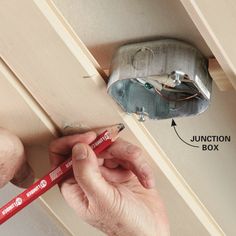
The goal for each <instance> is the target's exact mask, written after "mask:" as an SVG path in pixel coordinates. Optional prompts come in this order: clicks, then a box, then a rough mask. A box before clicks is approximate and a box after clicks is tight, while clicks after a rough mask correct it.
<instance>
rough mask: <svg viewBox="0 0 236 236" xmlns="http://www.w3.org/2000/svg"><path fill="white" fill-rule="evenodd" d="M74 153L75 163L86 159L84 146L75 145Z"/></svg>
mask: <svg viewBox="0 0 236 236" xmlns="http://www.w3.org/2000/svg"><path fill="white" fill-rule="evenodd" d="M75 152H76V154H75V155H76V156H75V160H77V161H80V160H83V159H85V158H86V157H87V155H86V150H85V148H84V146H83V145H81V144H77V145H76V147H75Z"/></svg>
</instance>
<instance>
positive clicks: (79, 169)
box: [72, 144, 111, 200]
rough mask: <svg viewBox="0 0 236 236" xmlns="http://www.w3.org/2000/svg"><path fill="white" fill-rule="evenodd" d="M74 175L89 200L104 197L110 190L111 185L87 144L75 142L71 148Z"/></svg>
mask: <svg viewBox="0 0 236 236" xmlns="http://www.w3.org/2000/svg"><path fill="white" fill-rule="evenodd" d="M72 163H73V172H74V177H75V180H76V181H77V183H78V184H79V186H80V187H81V188H82V190H83V191H84V193H85V194H86V196H87V197H88V198H90V199H91V200H92V199H94V197H95V198H97V199H99V198H102V199H104V195H106V196H107V194H109V192H111V185H110V184H109V183H108V182H106V180H105V179H104V178H103V176H102V174H101V172H100V169H99V166H98V161H97V157H96V155H95V153H94V151H93V150H92V149H91V147H90V146H89V145H87V144H76V145H75V146H74V147H73V149H72Z"/></svg>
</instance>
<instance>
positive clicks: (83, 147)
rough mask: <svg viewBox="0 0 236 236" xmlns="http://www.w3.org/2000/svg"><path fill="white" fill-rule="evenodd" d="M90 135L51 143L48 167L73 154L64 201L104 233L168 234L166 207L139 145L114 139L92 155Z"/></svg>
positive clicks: (123, 235)
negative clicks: (109, 145) (97, 153)
mask: <svg viewBox="0 0 236 236" xmlns="http://www.w3.org/2000/svg"><path fill="white" fill-rule="evenodd" d="M95 138H96V133H95V132H88V133H85V134H77V135H71V136H66V137H62V138H59V139H57V140H55V141H53V142H52V143H51V145H50V148H49V153H50V160H51V163H52V167H53V168H55V167H57V166H58V165H59V164H60V163H62V162H63V161H64V160H65V159H66V158H69V157H70V156H72V162H73V174H74V175H73V176H72V175H71V176H69V177H67V178H66V179H64V180H63V181H62V182H61V183H60V189H61V193H62V195H63V196H64V198H65V200H66V201H67V203H68V204H69V205H70V206H71V207H72V208H73V209H74V210H75V212H76V213H77V215H78V216H80V217H81V218H82V219H83V220H85V221H86V222H88V223H89V224H91V225H93V226H94V227H96V228H98V229H100V230H101V231H103V232H105V233H106V234H107V235H119V236H127V235H128V236H133V235H135V236H139V235H142V236H145V235H147V236H152V235H153V236H154V235H155V236H156V235H161V236H162V235H163V236H166V235H169V228H168V220H167V216H166V212H165V208H164V205H163V202H162V200H161V199H160V197H159V195H158V193H157V191H156V190H155V189H153V187H154V177H153V174H152V170H151V169H150V167H149V166H148V164H147V163H146V161H145V159H144V158H143V157H142V155H141V150H140V149H139V148H138V147H137V146H134V145H132V144H130V143H128V142H125V141H123V140H121V139H118V140H117V141H115V142H114V143H113V144H112V146H111V147H109V148H108V149H107V150H105V151H104V152H102V153H101V154H100V155H99V156H98V157H97V156H96V155H95V153H94V152H93V150H92V149H91V148H90V146H89V144H90V143H91V142H92V141H93V140H94V139H95Z"/></svg>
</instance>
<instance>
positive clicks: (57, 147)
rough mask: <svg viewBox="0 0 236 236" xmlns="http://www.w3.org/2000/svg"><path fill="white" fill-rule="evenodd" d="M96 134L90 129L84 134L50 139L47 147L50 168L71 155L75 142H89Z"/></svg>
mask: <svg viewBox="0 0 236 236" xmlns="http://www.w3.org/2000/svg"><path fill="white" fill-rule="evenodd" d="M96 136H97V135H96V133H95V132H92V131H90V132H87V133H84V134H75V135H70V136H65V137H62V138H59V139H56V140H54V141H52V143H51V144H50V147H49V158H50V162H51V165H52V168H55V167H57V166H58V165H59V164H61V163H62V162H63V161H64V160H65V159H66V158H68V157H69V156H70V155H71V150H72V148H73V146H74V145H75V144H76V143H87V144H89V143H91V142H92V141H93V140H94V139H95V138H96Z"/></svg>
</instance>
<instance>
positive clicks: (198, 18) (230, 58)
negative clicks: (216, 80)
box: [181, 0, 236, 89]
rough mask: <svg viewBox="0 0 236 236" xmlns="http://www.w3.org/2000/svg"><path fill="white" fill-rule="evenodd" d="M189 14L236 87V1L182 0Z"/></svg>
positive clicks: (235, 87)
mask: <svg viewBox="0 0 236 236" xmlns="http://www.w3.org/2000/svg"><path fill="white" fill-rule="evenodd" d="M181 2H182V4H183V6H184V7H185V9H186V11H187V12H188V14H189V16H190V17H191V19H192V20H193V22H194V23H195V25H196V26H197V28H198V30H199V31H200V33H201V35H202V36H203V38H204V39H205V41H206V42H207V44H208V46H209V47H210V49H211V50H212V52H213V54H214V56H215V57H216V59H217V61H218V62H219V64H220V66H221V67H222V69H223V70H224V72H225V74H226V75H227V77H228V78H229V81H230V82H231V83H232V86H233V87H234V89H236V50H234V48H235V39H236V38H235V35H236V27H234V26H235V25H236V14H235V9H236V2H235V1H234V0H228V1H227V2H225V1H220V0H215V1H214V3H213V2H212V1H205V0H191V1H190V0H181Z"/></svg>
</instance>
